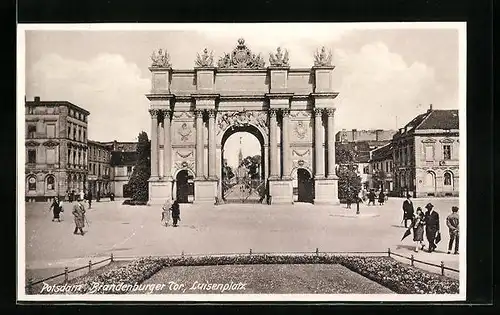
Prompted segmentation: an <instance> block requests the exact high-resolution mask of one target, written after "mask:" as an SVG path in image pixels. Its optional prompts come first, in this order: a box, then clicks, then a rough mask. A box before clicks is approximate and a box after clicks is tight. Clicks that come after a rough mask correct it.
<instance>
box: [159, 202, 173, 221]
mask: <svg viewBox="0 0 500 315" xmlns="http://www.w3.org/2000/svg"><path fill="white" fill-rule="evenodd" d="M161 209H162V212H161V224H162V225H165V227H167V226H168V224H169V223H170V218H171V217H172V202H171V201H170V199H167V201H165V203H164V204H163V206H162V208H161Z"/></svg>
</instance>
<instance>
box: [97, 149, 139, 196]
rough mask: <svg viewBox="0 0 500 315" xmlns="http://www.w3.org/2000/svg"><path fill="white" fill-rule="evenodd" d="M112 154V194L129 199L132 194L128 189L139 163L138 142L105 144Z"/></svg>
mask: <svg viewBox="0 0 500 315" xmlns="http://www.w3.org/2000/svg"><path fill="white" fill-rule="evenodd" d="M103 144H105V145H106V147H107V148H108V150H109V152H110V154H111V160H110V164H109V166H110V167H111V173H110V175H111V177H110V180H111V187H110V192H112V193H114V194H115V196H116V197H125V198H128V197H130V196H131V192H130V191H129V190H128V189H127V184H128V181H129V180H130V176H131V175H132V172H133V171H134V166H135V164H136V163H137V142H118V141H112V142H105V143H103Z"/></svg>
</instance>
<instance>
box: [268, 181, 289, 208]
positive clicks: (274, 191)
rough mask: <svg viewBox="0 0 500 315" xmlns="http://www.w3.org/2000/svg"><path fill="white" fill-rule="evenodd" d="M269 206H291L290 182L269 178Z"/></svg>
mask: <svg viewBox="0 0 500 315" xmlns="http://www.w3.org/2000/svg"><path fill="white" fill-rule="evenodd" d="M268 184H269V197H270V200H271V202H270V204H272V205H274V204H293V186H292V180H284V179H273V178H269V183H268Z"/></svg>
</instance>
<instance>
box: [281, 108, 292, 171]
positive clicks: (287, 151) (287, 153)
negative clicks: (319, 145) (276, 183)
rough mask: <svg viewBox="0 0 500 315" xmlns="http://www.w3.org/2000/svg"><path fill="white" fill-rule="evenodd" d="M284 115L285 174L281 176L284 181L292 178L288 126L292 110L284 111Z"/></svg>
mask: <svg viewBox="0 0 500 315" xmlns="http://www.w3.org/2000/svg"><path fill="white" fill-rule="evenodd" d="M282 113H283V124H282V126H283V141H282V144H281V145H282V146H283V157H282V159H283V174H281V177H282V178H283V179H289V178H291V176H290V173H291V170H290V139H289V137H290V136H289V127H288V125H289V124H290V110H288V109H284V110H283V111H282Z"/></svg>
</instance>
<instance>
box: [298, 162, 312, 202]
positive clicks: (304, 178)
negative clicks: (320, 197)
mask: <svg viewBox="0 0 500 315" xmlns="http://www.w3.org/2000/svg"><path fill="white" fill-rule="evenodd" d="M313 188H314V183H313V178H312V176H311V173H309V171H308V170H307V169H305V168H298V169H297V190H298V191H297V195H298V198H297V201H298V202H308V203H313V201H314V190H313Z"/></svg>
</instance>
